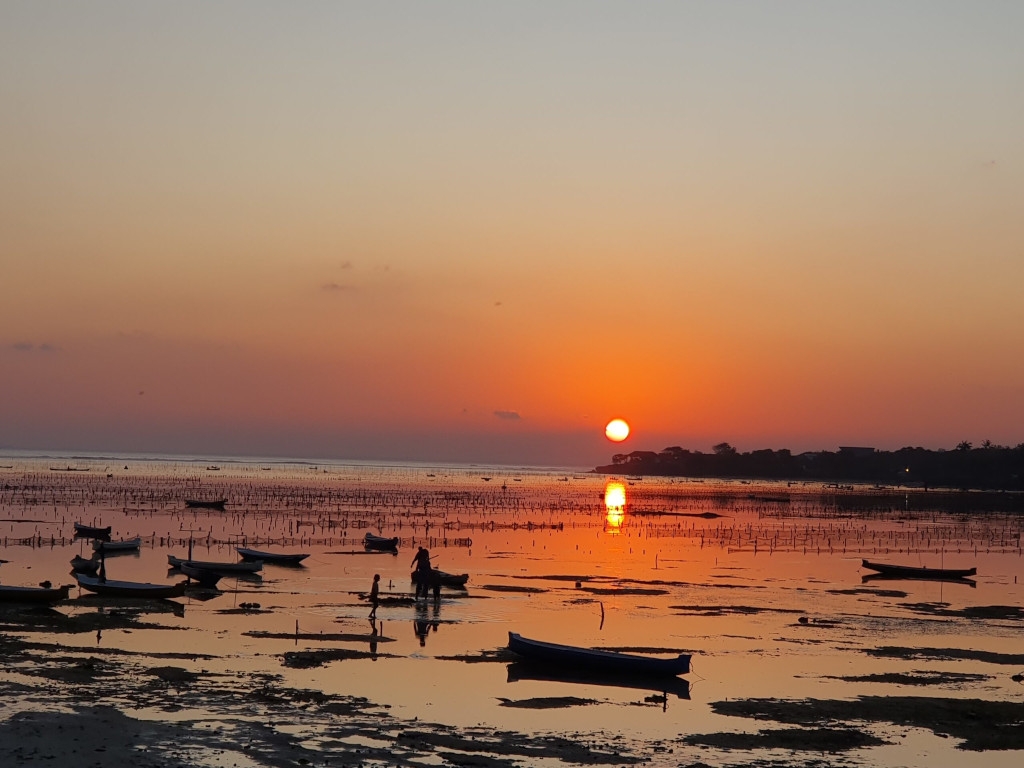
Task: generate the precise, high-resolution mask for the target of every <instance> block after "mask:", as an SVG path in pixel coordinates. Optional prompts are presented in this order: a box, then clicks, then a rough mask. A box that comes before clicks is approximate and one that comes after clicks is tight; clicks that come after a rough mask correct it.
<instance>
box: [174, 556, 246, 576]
mask: <svg viewBox="0 0 1024 768" xmlns="http://www.w3.org/2000/svg"><path fill="white" fill-rule="evenodd" d="M167 563H168V564H169V565H170V566H171V567H172V568H178V569H180V568H181V564H182V563H188V564H189V565H191V566H192V567H193V568H202V569H203V570H206V571H216V572H217V573H220V574H225V573H256V572H257V571H262V570H263V561H262V560H243V561H241V562H233V563H220V562H215V561H209V560H189V559H188V558H185V557H175V556H174V555H168V556H167Z"/></svg>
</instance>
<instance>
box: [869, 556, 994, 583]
mask: <svg viewBox="0 0 1024 768" xmlns="http://www.w3.org/2000/svg"><path fill="white" fill-rule="evenodd" d="M861 565H862V566H864V567H865V568H867V569H868V570H871V571H878V573H881V574H883V575H885V576H890V577H894V578H904V579H965V578H967V577H968V576H975V575H977V573H978V569H977V568H925V567H920V568H918V567H916V566H912V565H890V564H888V563H872V562H871V561H870V560H861Z"/></svg>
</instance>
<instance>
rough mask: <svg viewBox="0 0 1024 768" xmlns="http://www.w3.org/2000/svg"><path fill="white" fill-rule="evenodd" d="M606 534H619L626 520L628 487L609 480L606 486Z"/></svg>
mask: <svg viewBox="0 0 1024 768" xmlns="http://www.w3.org/2000/svg"><path fill="white" fill-rule="evenodd" d="M604 507H605V526H604V529H605V532H607V533H619V531H620V530H621V529H622V523H623V521H624V520H625V518H626V486H625V485H624V484H623V483H621V482H619V481H618V480H609V481H608V482H607V483H605V486H604Z"/></svg>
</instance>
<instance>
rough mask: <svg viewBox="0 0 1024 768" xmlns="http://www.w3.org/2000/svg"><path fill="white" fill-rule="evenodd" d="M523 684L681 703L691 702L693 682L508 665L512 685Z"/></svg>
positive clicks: (524, 663) (526, 663) (523, 663)
mask: <svg viewBox="0 0 1024 768" xmlns="http://www.w3.org/2000/svg"><path fill="white" fill-rule="evenodd" d="M519 680H543V681H548V682H556V683H573V684H577V685H601V686H609V687H613V688H633V689H635V690H641V691H650V692H651V693H660V694H662V695H664V696H668V695H669V694H672V695H673V696H675V697H676V698H678V699H689V698H690V681H689V680H687V679H685V678H682V677H649V676H643V675H622V674H616V673H613V672H594V671H581V670H578V669H577V670H572V669H564V668H562V667H558V666H555V665H550V664H538V663H536V662H532V661H513V662H511V663H510V664H509V665H508V682H510V683H515V682H518V681H519Z"/></svg>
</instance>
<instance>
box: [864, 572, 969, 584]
mask: <svg viewBox="0 0 1024 768" xmlns="http://www.w3.org/2000/svg"><path fill="white" fill-rule="evenodd" d="M877 581H930V582H936V581H944V582H946V583H947V584H960V585H961V586H968V587H971V588H974V587H977V586H978V582H976V581H975V580H974V579H968V578H951V577H945V576H943V577H937V576H927V577H925V576H889V575H887V574H884V573H865V574H864V575H863V576H861V577H860V582H861V584H872V583H874V582H877Z"/></svg>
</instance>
